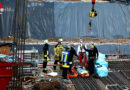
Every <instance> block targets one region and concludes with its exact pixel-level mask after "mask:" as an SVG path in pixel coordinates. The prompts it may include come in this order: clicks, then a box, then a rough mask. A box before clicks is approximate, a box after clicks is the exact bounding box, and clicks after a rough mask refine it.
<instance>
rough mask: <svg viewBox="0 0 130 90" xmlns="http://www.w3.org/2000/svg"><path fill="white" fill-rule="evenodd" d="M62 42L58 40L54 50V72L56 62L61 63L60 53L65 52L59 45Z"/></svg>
mask: <svg viewBox="0 0 130 90" xmlns="http://www.w3.org/2000/svg"><path fill="white" fill-rule="evenodd" d="M62 41H63V40H62V39H59V40H58V44H57V45H56V46H55V48H54V60H55V61H54V66H53V68H54V70H56V66H57V64H58V62H59V63H60V61H61V55H62V51H64V50H65V49H64V47H63V45H62V44H61V43H62ZM60 64H61V63H60Z"/></svg>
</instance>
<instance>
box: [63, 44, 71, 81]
mask: <svg viewBox="0 0 130 90" xmlns="http://www.w3.org/2000/svg"><path fill="white" fill-rule="evenodd" d="M61 62H62V63H63V65H62V76H63V79H67V72H68V70H69V67H70V66H69V63H70V46H67V47H66V50H64V51H62V59H61Z"/></svg>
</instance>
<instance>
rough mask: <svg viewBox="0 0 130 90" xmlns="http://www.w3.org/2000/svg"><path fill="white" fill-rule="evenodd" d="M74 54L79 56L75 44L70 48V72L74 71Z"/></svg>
mask: <svg viewBox="0 0 130 90" xmlns="http://www.w3.org/2000/svg"><path fill="white" fill-rule="evenodd" d="M74 55H75V56H77V57H78V55H77V53H76V51H75V45H74V44H73V45H72V47H71V49H70V63H69V65H70V68H69V73H70V74H71V73H72V71H71V68H72V65H73V56H74Z"/></svg>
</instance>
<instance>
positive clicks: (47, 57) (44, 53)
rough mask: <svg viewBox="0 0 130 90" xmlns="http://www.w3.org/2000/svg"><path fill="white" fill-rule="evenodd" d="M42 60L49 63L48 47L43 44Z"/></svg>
mask: <svg viewBox="0 0 130 90" xmlns="http://www.w3.org/2000/svg"><path fill="white" fill-rule="evenodd" d="M42 60H43V61H44V62H47V61H50V59H49V45H48V44H45V45H44V47H43V53H42Z"/></svg>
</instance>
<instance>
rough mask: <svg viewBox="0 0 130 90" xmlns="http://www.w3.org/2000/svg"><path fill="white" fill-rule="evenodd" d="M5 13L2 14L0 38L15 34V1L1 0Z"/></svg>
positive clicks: (0, 17) (0, 16)
mask: <svg viewBox="0 0 130 90" xmlns="http://www.w3.org/2000/svg"><path fill="white" fill-rule="evenodd" d="M1 2H2V4H3V9H4V12H3V14H0V38H3V37H7V36H10V35H12V34H13V23H14V21H13V18H14V7H15V0H1Z"/></svg>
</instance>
